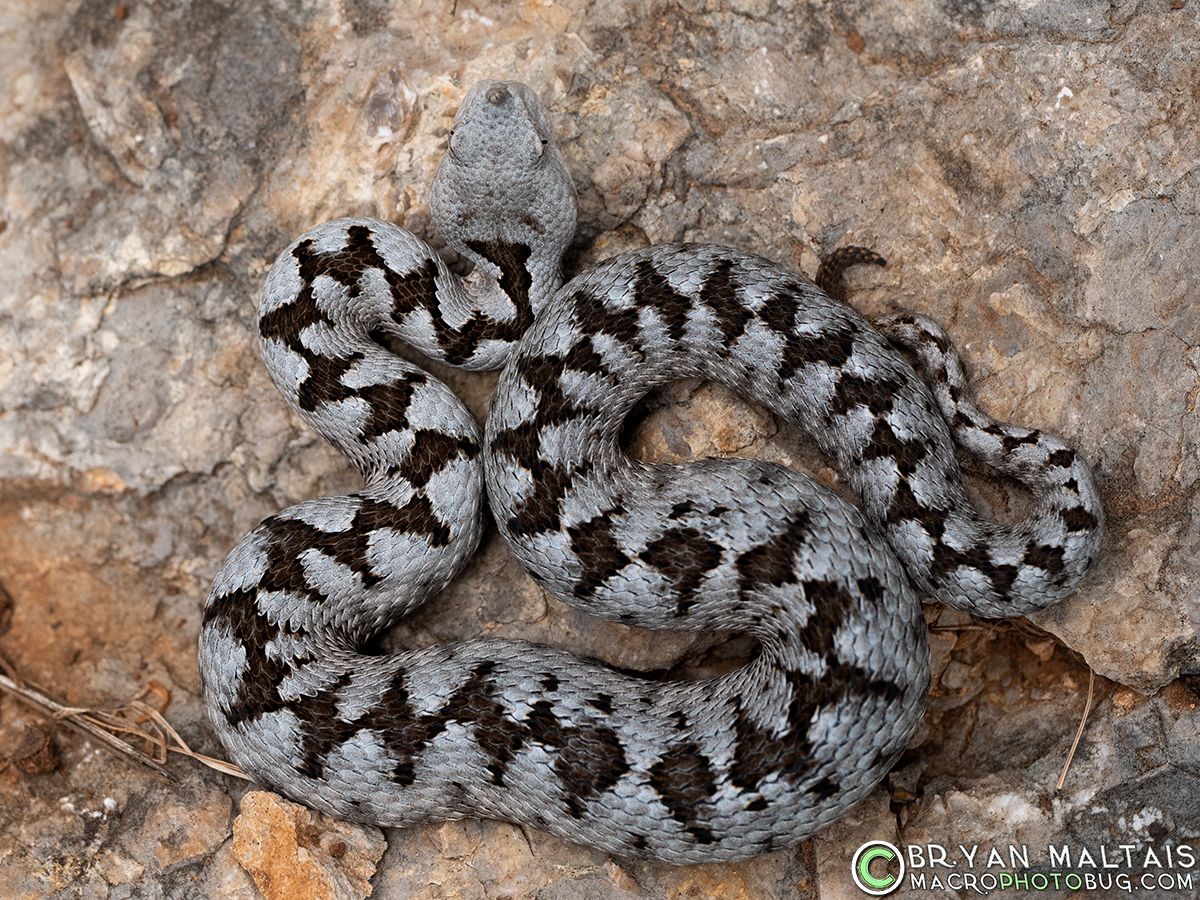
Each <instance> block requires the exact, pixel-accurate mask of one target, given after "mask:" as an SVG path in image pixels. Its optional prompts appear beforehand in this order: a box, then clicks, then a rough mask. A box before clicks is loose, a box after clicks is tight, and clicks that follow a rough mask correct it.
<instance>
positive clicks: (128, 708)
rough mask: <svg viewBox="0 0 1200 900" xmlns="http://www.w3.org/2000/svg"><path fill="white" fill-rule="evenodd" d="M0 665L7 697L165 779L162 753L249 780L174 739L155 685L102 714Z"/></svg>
mask: <svg viewBox="0 0 1200 900" xmlns="http://www.w3.org/2000/svg"><path fill="white" fill-rule="evenodd" d="M0 667H2V668H4V669H5V670H6V671H7V672H9V673H10V674H9V675H0V691H4V692H5V693H8V694H10V695H11V696H13V697H14V698H15V699H17V700H18V701H20V702H21V703H23V704H25V705H26V706H28V707H30V708H32V709H34V710H36V711H37V712H39V713H41V714H42V715H44V716H46V717H47V718H49V719H53V720H54V721H56V722H62V723H63V724H64V725H66V726H68V727H70V728H73V729H74V730H76V731H78V732H80V733H82V734H84V735H85V736H87V737H92V738H95V739H96V740H97V741H99V742H100V743H102V744H104V745H106V746H107V747H109V748H110V749H112V750H114V751H116V752H117V753H119V754H120V755H122V756H124V757H126V758H127V759H130V760H132V761H133V762H136V763H140V764H141V765H144V766H146V767H148V768H150V769H153V770H154V771H155V772H157V773H158V774H159V775H162V776H163V777H164V778H168V779H172V780H173V778H172V776H171V774H170V773H169V772H168V771H167V770H166V769H165V768H163V763H165V762H166V761H167V753H168V751H171V752H175V753H182V754H183V755H184V756H190V757H191V758H192V759H195V760H198V761H199V762H201V763H203V764H204V765H206V766H208V767H209V768H211V769H216V770H217V771H218V772H223V773H225V774H226V775H232V776H234V777H235V778H245V779H246V780H247V781H249V780H250V779H249V778H248V776H247V775H246V774H245V773H244V772H243V771H242V770H241V769H239V768H238V767H237V766H235V765H233V764H232V763H227V762H225V761H224V760H220V759H214V758H213V757H211V756H204V755H203V754H200V753H196V752H195V751H193V750H192V749H191V748H190V747H189V746H188V745H187V744H186V743H185V742H184V740H183V738H181V737H180V736H179V732H177V731H176V730H175V729H174V728H172V727H171V725H170V724H169V723H168V722H167V720H166V719H164V718H163V716H162V709H163V708H165V707H166V704H167V701H168V699H169V696H170V695H169V694H168V693H167V690H166V688H164V687H163V686H162V685H160V684H158V682H151V683H150V684H149V685H147V686H146V687H145V688H144V689H143V690H142V691H141V693H139V694H138V695H137V696H136V697H133V698H132V699H130V700H128V701H127V702H125V703H123V704H122V705H121V706H119V707H117V708H116V709H114V710H111V711H105V710H99V709H85V708H80V707H70V706H64V705H63V704H61V703H59V702H58V701H57V700H55V699H54V698H53V697H50V696H48V695H47V694H45V693H43V692H42V691H39V690H36V689H34V688H32V687H30V686H29V685H27V684H24V683H22V682H21V680H20V679H19V678H17V677H15V676H16V673H15V672H14V671H13V669H12V667H11V666H10V665H8V664H7V663H5V662H3V660H0ZM10 676H12V677H10ZM147 694H154V695H156V696H157V697H158V698H159V700H160V707H159V708H158V709H155V708H154V707H153V706H151V705H149V704H148V703H146V702H145V701H143V700H142V698H143V697H145V696H146V695H147ZM127 713H128V714H133V715H134V716H135V717H134V718H133V719H132V720H131V719H129V718H127V717H126V715H125V714H127ZM147 723H149V728H147V727H144V726H146V725H147ZM119 734H124V735H131V736H133V737H134V738H136V739H140V740H142V741H143V742H144V743H145V744H146V746H147V747H148V748H150V751H152V752H148V751H144V750H138V749H137V748H136V747H134V746H133V745H131V744H129V743H128V742H126V741H125V740H123V739H122V738H120V737H118V735H119Z"/></svg>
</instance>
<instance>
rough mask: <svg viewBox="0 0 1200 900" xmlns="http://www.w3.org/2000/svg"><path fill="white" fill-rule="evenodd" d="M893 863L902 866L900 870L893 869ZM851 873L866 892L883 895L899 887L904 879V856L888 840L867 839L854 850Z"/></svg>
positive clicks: (876, 895) (860, 887)
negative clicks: (894, 870)
mask: <svg viewBox="0 0 1200 900" xmlns="http://www.w3.org/2000/svg"><path fill="white" fill-rule="evenodd" d="M872 863H874V867H873V869H874V870H873V871H872ZM893 863H894V864H895V865H898V866H899V867H900V871H898V872H893V871H892V869H893V868H894V866H893ZM850 874H851V875H853V876H854V883H855V884H857V885H858V889H859V890H860V891H862V892H863V893H864V894H870V895H871V896H872V897H882V896H883V895H884V894H890V893H891V892H892V891H894V890H895V889H896V888H898V887H899V886H900V882H901V881H902V880H903V879H904V857H903V856H901V855H900V851H899V850H897V849H896V848H895V847H894V846H892V845H891V844H889V843H888V842H887V841H867V843H865V844H863V845H862V846H861V847H859V848H858V849H857V850H856V851H854V860H853V861H852V862H851V863H850Z"/></svg>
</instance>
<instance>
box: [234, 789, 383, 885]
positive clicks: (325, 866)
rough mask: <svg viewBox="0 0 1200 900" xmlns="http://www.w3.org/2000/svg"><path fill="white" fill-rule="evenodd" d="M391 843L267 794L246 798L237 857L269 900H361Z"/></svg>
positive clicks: (236, 843)
mask: <svg viewBox="0 0 1200 900" xmlns="http://www.w3.org/2000/svg"><path fill="white" fill-rule="evenodd" d="M386 848H387V842H386V841H385V840H384V839H383V834H382V833H381V832H380V831H379V829H378V828H371V827H368V826H362V825H351V824H349V823H347V822H339V821H337V820H336V819H331V818H329V817H328V816H326V815H323V814H322V813H317V812H313V811H312V810H309V809H306V808H305V807H303V806H300V805H298V804H295V803H292V802H290V801H288V800H284V799H283V798H282V797H280V796H278V795H277V794H272V793H268V792H267V791H251V792H249V793H247V794H246V795H245V796H244V797H242V811H241V814H240V815H239V816H238V817H237V819H235V820H234V823H233V855H234V856H235V857H236V858H237V861H238V862H239V863H241V864H242V867H243V868H244V869H245V870H246V871H247V872H249V873H250V876H251V877H252V878H253V879H254V883H255V884H256V885H258V889H259V890H260V891H262V894H263V896H264V897H266V898H267V900H362V898H363V897H369V896H371V882H370V879H371V876H372V875H374V874H375V864H376V863H377V862H379V858H380V857H381V856H383V851H384V850H385V849H386Z"/></svg>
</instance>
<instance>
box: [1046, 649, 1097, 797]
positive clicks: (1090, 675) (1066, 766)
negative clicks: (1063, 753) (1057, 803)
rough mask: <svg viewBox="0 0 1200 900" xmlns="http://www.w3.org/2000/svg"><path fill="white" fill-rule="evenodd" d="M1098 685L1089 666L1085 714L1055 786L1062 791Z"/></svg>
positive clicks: (1084, 706)
mask: <svg viewBox="0 0 1200 900" xmlns="http://www.w3.org/2000/svg"><path fill="white" fill-rule="evenodd" d="M1095 687H1096V673H1095V671H1094V670H1093V669H1092V668H1091V667H1090V666H1089V667H1088V695H1087V703H1085V704H1084V705H1083V716H1082V717H1081V718H1080V719H1079V729H1078V730H1077V731H1076V732H1075V740H1074V741H1072V742H1071V749H1070V751H1068V753H1067V761H1066V762H1065V763H1063V770H1062V774H1061V775H1059V776H1058V784H1056V785H1055V786H1054V789H1055V790H1056V791H1061V790H1062V786H1063V782H1064V781H1066V780H1067V769H1069V768H1071V760H1072V759H1074V758H1075V748H1076V747H1078V746H1079V739H1080V738H1081V737H1083V726H1084V725H1086V724H1087V717H1088V713H1089V712H1091V711H1092V693H1093V691H1094V690H1095Z"/></svg>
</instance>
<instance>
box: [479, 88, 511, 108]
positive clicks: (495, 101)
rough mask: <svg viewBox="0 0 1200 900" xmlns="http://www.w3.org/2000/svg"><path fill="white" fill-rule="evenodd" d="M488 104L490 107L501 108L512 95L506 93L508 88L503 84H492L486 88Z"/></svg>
mask: <svg viewBox="0 0 1200 900" xmlns="http://www.w3.org/2000/svg"><path fill="white" fill-rule="evenodd" d="M485 96H486V97H487V101H488V103H490V104H492V106H503V105H504V104H505V102H507V101H508V100H510V99H511V98H512V94H510V93H509V92H508V86H507V85H503V84H494V85H492V86H491V87H490V88H488V91H487V94H486V95H485Z"/></svg>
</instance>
